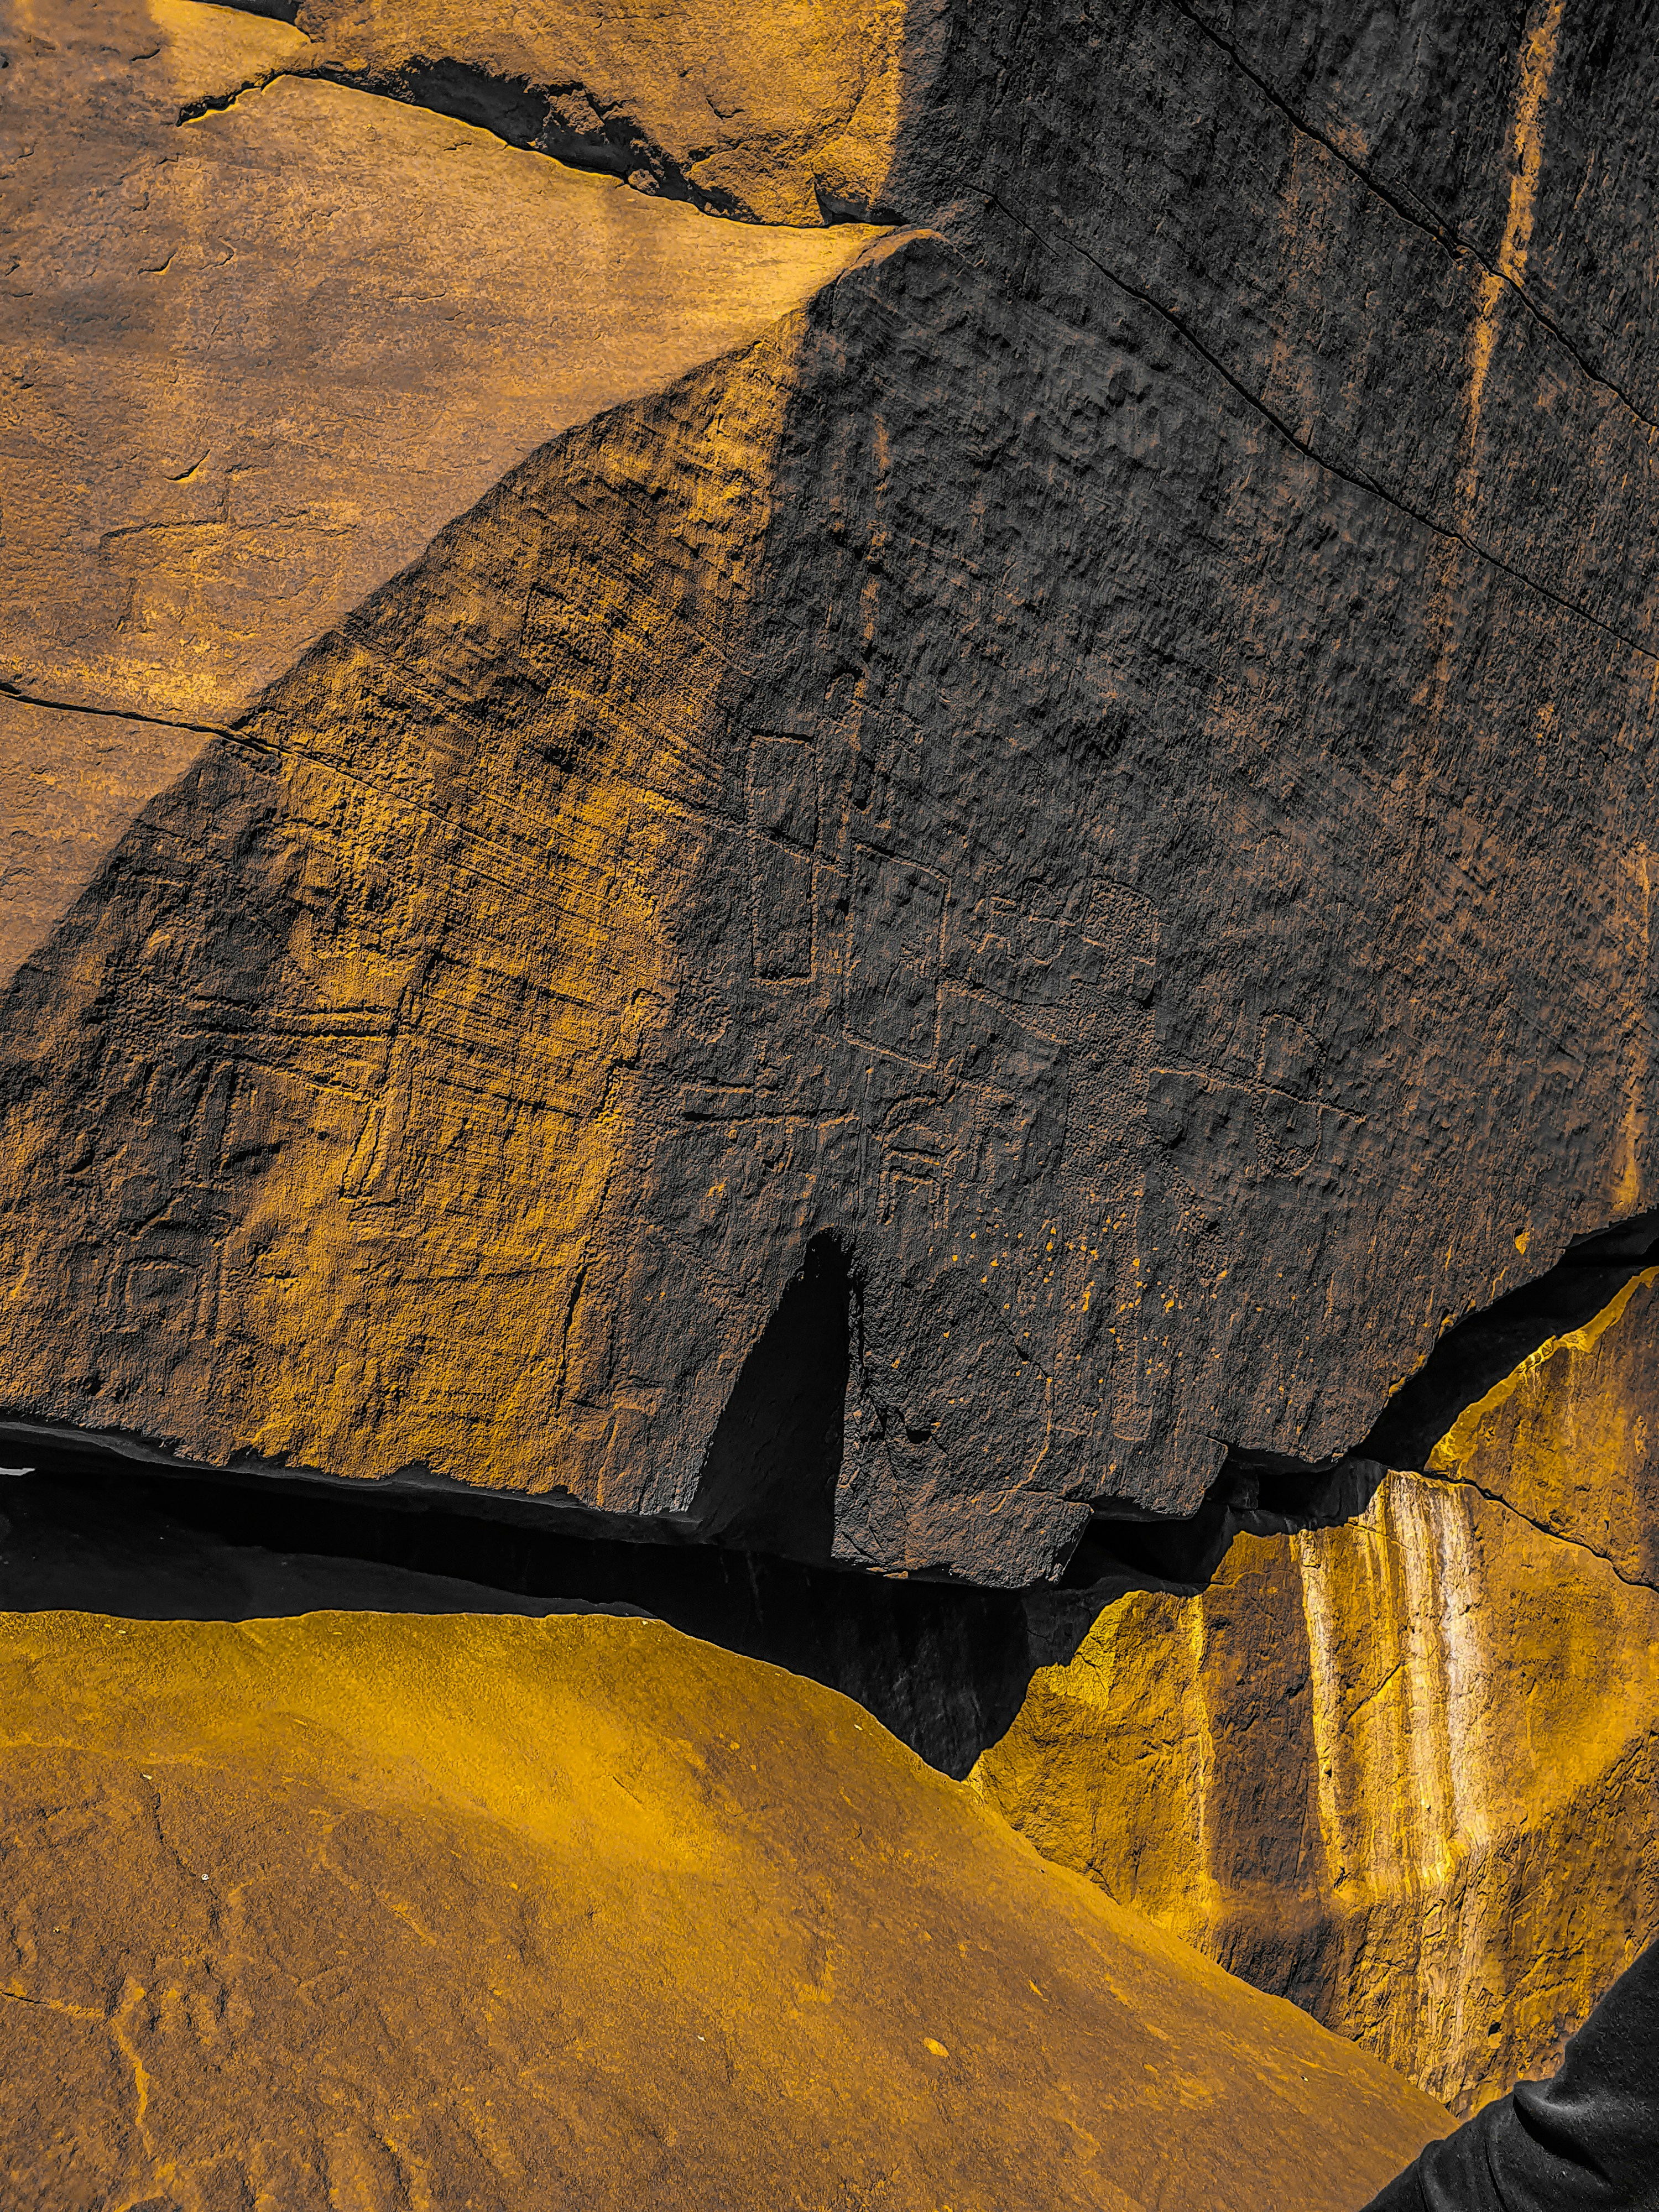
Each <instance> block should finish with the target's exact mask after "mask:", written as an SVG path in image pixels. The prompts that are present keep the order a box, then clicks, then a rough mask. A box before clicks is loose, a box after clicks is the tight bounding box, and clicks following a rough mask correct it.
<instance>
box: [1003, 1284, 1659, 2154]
mask: <svg viewBox="0 0 1659 2212" xmlns="http://www.w3.org/2000/svg"><path fill="white" fill-rule="evenodd" d="M1656 1280H1659V1275H1656V1271H1654V1270H1651V1269H1650V1270H1648V1271H1646V1272H1645V1273H1644V1274H1643V1275H1642V1276H1641V1277H1639V1278H1638V1279H1635V1280H1634V1281H1633V1282H1632V1284H1631V1285H1629V1286H1628V1288H1627V1289H1626V1291H1624V1292H1621V1293H1620V1295H1619V1296H1618V1297H1616V1298H1615V1299H1614V1300H1613V1303H1612V1304H1610V1305H1609V1306H1608V1307H1607V1308H1606V1309H1604V1310H1603V1311H1602V1312H1601V1313H1600V1314H1599V1315H1597V1316H1595V1318H1594V1319H1593V1320H1592V1321H1591V1322H1589V1323H1588V1324H1587V1325H1586V1326H1584V1327H1583V1328H1578V1329H1574V1330H1571V1331H1570V1332H1568V1333H1566V1334H1565V1335H1563V1336H1561V1337H1559V1338H1553V1339H1551V1340H1548V1341H1547V1342H1546V1343H1545V1344H1544V1345H1543V1346H1540V1347H1539V1349H1538V1350H1537V1351H1536V1352H1534V1354H1533V1355H1531V1356H1530V1357H1529V1358H1528V1359H1527V1360H1525V1361H1524V1362H1522V1364H1521V1365H1520V1366H1519V1367H1518V1368H1517V1369H1516V1371H1515V1372H1514V1373H1513V1374H1512V1375H1511V1376H1509V1377H1508V1378H1506V1380H1505V1382H1504V1383H1503V1384H1501V1385H1498V1386H1497V1387H1495V1388H1494V1389H1492V1391H1490V1392H1488V1393H1486V1395H1485V1396H1484V1397H1483V1398H1482V1399H1480V1401H1476V1402H1475V1403H1474V1405H1473V1406H1471V1407H1469V1408H1468V1410H1467V1412H1466V1413H1465V1414H1464V1415H1463V1416H1462V1417H1461V1418H1460V1419H1459V1420H1458V1421H1457V1422H1456V1423H1455V1425H1454V1426H1453V1428H1452V1429H1451V1430H1450V1431H1449V1432H1448V1434H1447V1436H1446V1437H1444V1438H1443V1439H1442V1440H1441V1442H1440V1443H1439V1444H1437V1446H1436V1448H1435V1449H1434V1451H1433V1453H1432V1454H1431V1455H1430V1465H1431V1468H1437V1469H1438V1470H1439V1472H1438V1473H1436V1474H1428V1475H1425V1474H1410V1473H1397V1472H1396V1473H1391V1474H1390V1473H1385V1472H1384V1470H1383V1468H1381V1467H1376V1466H1373V1467H1369V1468H1368V1467H1366V1466H1365V1465H1364V1463H1363V1462H1356V1463H1354V1464H1353V1465H1352V1467H1351V1468H1349V1469H1348V1470H1347V1471H1346V1474H1345V1476H1344V1477H1343V1478H1342V1480H1341V1481H1340V1483H1339V1484H1338V1485H1337V1486H1336V1490H1337V1492H1338V1494H1336V1495H1334V1497H1333V1498H1332V1499H1331V1500H1330V1501H1329V1503H1330V1511H1331V1516H1332V1521H1333V1523H1334V1525H1324V1526H1317V1527H1311V1528H1302V1529H1300V1530H1297V1531H1295V1532H1290V1533H1283V1534H1265V1533H1263V1534H1240V1535H1239V1536H1237V1538H1236V1539H1235V1541H1234V1542H1233V1545H1232V1547H1231V1551H1230V1552H1229V1553H1228V1554H1227V1556H1226V1558H1225V1560H1224V1562H1223V1564H1222V1565H1221V1568H1220V1570H1219V1571H1218V1573H1217V1574H1216V1576H1215V1577H1214V1579H1213V1581H1212V1583H1210V1584H1209V1586H1208V1587H1207V1588H1206V1589H1204V1590H1203V1591H1202V1592H1201V1593H1194V1592H1193V1591H1191V1590H1188V1591H1185V1592H1181V1591H1176V1590H1173V1589H1170V1590H1166V1591H1164V1592H1158V1591H1155V1590H1145V1589H1143V1590H1140V1591H1137V1592H1133V1593H1130V1594H1126V1595H1121V1596H1118V1597H1116V1598H1115V1599H1114V1600H1113V1601H1111V1602H1110V1603H1109V1604H1108V1605H1106V1606H1105V1607H1104V1608H1103V1610H1102V1611H1101V1613H1099V1616H1098V1618H1097V1620H1096V1621H1095V1622H1094V1624H1093V1626H1092V1627H1091V1629H1090V1630H1089V1632H1088V1633H1087V1635H1086V1636H1085V1638H1084V1640H1083V1642H1082V1644H1081V1645H1080V1647H1079V1650H1078V1651H1077V1656H1076V1657H1075V1658H1074V1659H1073V1661H1072V1662H1071V1663H1070V1664H1069V1665H1068V1666H1064V1667H1054V1668H1047V1669H1044V1670H1043V1671H1042V1673H1040V1674H1037V1675H1036V1677H1035V1678H1034V1680H1033V1682H1032V1685H1031V1689H1030V1694H1029V1695H1028V1697H1027V1699H1026V1702H1025V1705H1024V1707H1023V1709H1022V1711H1021V1712H1020V1714H1019V1716H1018V1718H1017V1719H1016V1721H1015V1723H1014V1724H1013V1726H1012V1729H1010V1730H1009V1732H1008V1734H1007V1735H1006V1736H1005V1737H1004V1739H1003V1740H1002V1741H1001V1742H1000V1743H999V1744H997V1745H996V1746H995V1747H994V1748H993V1749H992V1750H990V1751H988V1752H987V1753H985V1755H984V1756H983V1757H982V1758H981V1760H980V1762H979V1765H978V1766H977V1767H976V1769H975V1781H976V1783H977V1784H978V1785H979V1786H980V1787H981V1788H982V1789H983V1790H984V1791H985V1793H986V1795H987V1798H988V1799H989V1801H990V1802H992V1803H994V1804H995V1805H997V1806H999V1807H1000V1808H1001V1809H1002V1811H1003V1812H1005V1813H1006V1814H1007V1816H1008V1817H1009V1818H1010V1819H1011V1820H1012V1821H1013V1822H1014V1823H1015V1825H1016V1826H1018V1827H1019V1828H1020V1830H1021V1831H1022V1832H1023V1833H1024V1834H1025V1835H1027V1836H1029V1837H1030V1839H1031V1840H1032V1842H1034V1843H1035V1844H1036V1845H1037V1846H1038V1848H1039V1849H1040V1850H1043V1851H1044V1852H1046V1853H1048V1855H1049V1856H1050V1857H1054V1859H1056V1860H1057V1861H1058V1862H1059V1863H1061V1864H1062V1865H1066V1866H1071V1867H1074V1868H1076V1869H1078V1870H1079V1871H1080V1872H1084V1873H1087V1874H1088V1875H1091V1878H1092V1879H1093V1880H1095V1881H1098V1882H1099V1883H1100V1884H1101V1885H1102V1887H1103V1888H1104V1889H1106V1890H1107V1891H1108V1892H1109V1893H1110V1894H1111V1895H1113V1896H1115V1897H1116V1898H1118V1899H1120V1900H1121V1901H1122V1902H1124V1903H1126V1904H1133V1905H1135V1906H1136V1907H1137V1908H1138V1909H1139V1910H1140V1911H1146V1912H1148V1913H1150V1914H1152V1916H1153V1917H1155V1918H1157V1919H1158V1922H1159V1923H1160V1924H1162V1925H1164V1926H1165V1927H1168V1928H1170V1929H1172V1930H1175V1931H1176V1932H1178V1933H1180V1934H1181V1935H1182V1936H1185V1937H1186V1938H1187V1939H1188V1941H1190V1942H1196V1943H1198V1944H1199V1945H1200V1946H1201V1948H1204V1949H1205V1950H1206V1951H1207V1952H1208V1953H1209V1954H1211V1955H1212V1956H1213V1957H1215V1958H1217V1959H1219V1960H1222V1961H1224V1962H1225V1964H1226V1965H1227V1966H1230V1967H1231V1970H1232V1971H1233V1972H1237V1973H1240V1974H1243V1975H1244V1976H1246V1977H1247V1978H1249V1980H1251V1981H1253V1982H1255V1983H1256V1984H1258V1985H1259V1986H1261V1987H1262V1988H1266V1989H1272V1990H1279V1991H1280V1992H1282V1993H1284V1994H1285V1995H1287V1996H1293V1997H1294V1998H1295V1999H1296V2000H1297V2002H1299V2003H1302V2004H1305V2005H1306V2006H1307V2007H1308V2008H1309V2009H1310V2011H1312V2012H1313V2013H1314V2014H1315V2015H1316V2017H1318V2018H1319V2019H1321V2020H1323V2021H1325V2022H1326V2023H1327V2025H1328V2026H1329V2027H1334V2028H1335V2029H1336V2030H1337V2031H1338V2032H1339V2033H1342V2034H1346V2035H1352V2036H1354V2037H1356V2038H1357V2039H1359V2040H1360V2041H1362V2042H1364V2044H1366V2045H1368V2046H1369V2047H1370V2049H1372V2050H1374V2051H1377V2052H1378V2053H1379V2054H1380V2055H1382V2056H1383V2057H1387V2058H1388V2059H1389V2061H1390V2062H1391V2063H1393V2064H1395V2065H1396V2066H1399V2067H1401V2069H1403V2070H1404V2071H1405V2072H1407V2073H1408V2074H1410V2075H1412V2076H1413V2078H1414V2079H1415V2080H1417V2081H1420V2082H1422V2083H1423V2085H1424V2086H1425V2087H1427V2088H1429V2089H1431V2091H1432V2092H1433V2093H1434V2094H1435V2095H1437V2096H1440V2097H1443V2098H1444V2099H1445V2100H1447V2101H1448V2102H1449V2104H1451V2105H1452V2106H1454V2108H1455V2109H1456V2110H1459V2111H1462V2110H1465V2109H1467V2108H1468V2107H1469V2106H1472V2105H1474V2104H1478V2103H1480V2102H1481V2101H1483V2100H1485V2099H1486V2098H1487V2097H1489V2096H1492V2095H1496V2094H1497V2093H1499V2092H1500V2091H1502V2090H1504V2089H1506V2088H1508V2087H1510V2085H1511V2083H1513V2082H1514V2081H1516V2080H1517V2079H1520V2078H1522V2077H1526V2076H1531V2077H1536V2076H1540V2075H1547V2074H1548V2073H1550V2072H1551V2071H1552V2070H1553V2067H1554V2064H1555V2063H1556V2060H1557V2058H1558V2057H1559V2050H1560V2045H1561V2043H1562V2041H1563V2039H1564V2038H1565V2036H1566V2035H1567V2034H1569V2033H1571V2031H1572V2030H1573V2029H1574V2028H1575V2027H1577V2025H1578V2024H1579V2023H1580V2022H1581V2021H1583V2018H1584V2017H1585V2015H1586V2014H1587V2013H1588V2012H1589V2008H1590V2007H1591V2005H1592V2004H1593V2003H1594V2002H1595V2000H1596V1998H1597V1997H1598V1996H1600V1995H1601V1992H1602V1991H1603V1990H1605V1989H1607V1987H1608V1986H1609V1984H1611V1983H1612V1982H1613V1979H1614V1978H1615V1977H1616V1976H1617V1975H1618V1973H1619V1972H1620V1971H1621V1970H1622V1969H1623V1967H1624V1966H1626V1965H1627V1964H1628V1963H1629V1961H1630V1960H1631V1959H1632V1958H1633V1957H1634V1955H1635V1954H1636V1953H1637V1952H1638V1951H1639V1950H1640V1949H1641V1948H1642V1947H1643V1945H1644V1943H1645V1942H1648V1941H1649V1940H1650V1938H1651V1937H1652V1936H1653V1935H1654V1934H1655V1933H1656V1932H1659V1841H1656V1837H1655V1833H1654V1826H1653V1820H1652V1807H1653V1803H1654V1800H1655V1792H1656V1790H1659V1766H1656V1752H1655V1745H1656V1735H1659V1731H1656V1719H1659V1587H1656V1583H1655V1580H1654V1577H1653V1575H1652V1570H1651V1565H1650V1561H1651V1546H1652V1541H1653V1517H1652V1512H1651V1501H1650V1496H1649V1494H1648V1493H1649V1492H1650V1474H1649V1469H1648V1462H1647V1454H1646V1451H1645V1449H1644V1447H1645V1430H1646V1424H1647V1423H1648V1421H1649V1420H1650V1418H1651V1410H1652V1404H1653V1396H1652V1388H1651V1382H1652V1361H1653V1358H1654V1345H1655V1338H1656V1330H1655V1325H1654V1318H1653V1293H1654V1287H1655V1284H1656ZM1255 1518H1256V1520H1257V1525H1259V1526H1266V1525H1267V1524H1265V1523H1261V1522H1260V1518H1259V1516H1255ZM1248 1525H1249V1518H1248V1517H1247V1526H1248Z"/></svg>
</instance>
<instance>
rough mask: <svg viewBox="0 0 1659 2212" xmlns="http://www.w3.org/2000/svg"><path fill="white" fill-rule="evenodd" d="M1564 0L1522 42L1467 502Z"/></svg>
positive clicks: (1481, 334) (1472, 361) (1522, 241)
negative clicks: (1500, 315) (1500, 308)
mask: <svg viewBox="0 0 1659 2212" xmlns="http://www.w3.org/2000/svg"><path fill="white" fill-rule="evenodd" d="M1564 5H1565V0H1542V4H1541V5H1538V6H1534V9H1533V11H1532V14H1531V16H1530V18H1529V20H1528V26H1527V33H1526V38H1525V40H1524V42H1523V44H1522V49H1521V55H1520V63H1521V89H1520V93H1519V94H1518V96H1517V98H1516V103H1515V122H1514V125H1513V128H1512V130H1511V131H1510V199H1509V212H1508V215H1507V216H1506V217H1505V220H1504V234H1503V238H1502V240H1501V241H1500V242H1499V245H1498V260H1497V264H1496V266H1495V267H1490V268H1485V267H1483V268H1482V270H1481V272H1480V283H1479V285H1478V287H1477V290H1476V305H1475V319H1474V335H1473V337H1472V339H1471V342H1470V349H1469V385H1468V402H1467V409H1466V428H1465V440H1466V442H1467V445H1468V461H1467V464H1466V468H1465V474H1464V479H1463V495H1464V498H1465V500H1466V501H1472V500H1473V499H1474V494H1475V489H1476V482H1477V474H1478V453H1477V448H1478V446H1479V442H1480V408H1481V402H1482V400H1483V399H1484V398H1485V396H1486V379H1487V375H1488V374H1489V372H1490V370H1491V368H1492V353H1493V350H1494V349H1495V347H1496V345H1497V343H1498V305H1499V302H1500V301H1502V299H1503V296H1504V289H1505V288H1506V287H1507V286H1510V285H1513V286H1514V287H1516V289H1520V288H1521V287H1522V285H1524V283H1526V279H1527V252H1528V248H1529V246H1531V244H1532V227H1533V219H1534V215H1535V213H1536V211H1537V207H1538V180H1539V175H1540V173H1541V170H1542V168H1543V165H1544V107H1545V103H1546V101H1547V100H1548V97H1549V89H1550V77H1551V74H1552V72H1553V70H1554V68H1555V55H1556V49H1557V46H1558V45H1559V41H1560V36H1561V11H1562V9H1563V7H1564Z"/></svg>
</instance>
